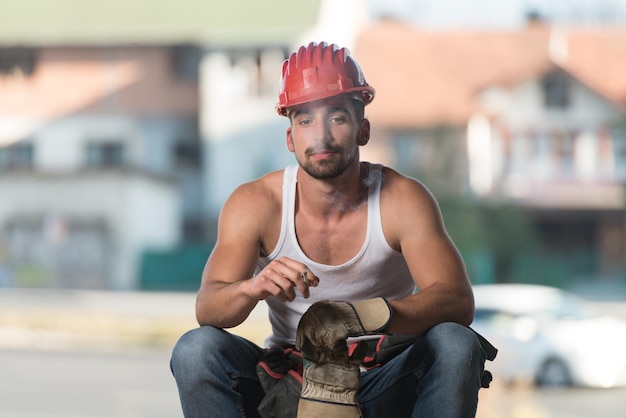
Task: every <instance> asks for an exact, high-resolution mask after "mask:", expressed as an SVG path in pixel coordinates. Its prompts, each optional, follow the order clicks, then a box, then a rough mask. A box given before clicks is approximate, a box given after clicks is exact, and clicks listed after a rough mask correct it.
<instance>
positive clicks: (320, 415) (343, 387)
mask: <svg viewBox="0 0 626 418" xmlns="http://www.w3.org/2000/svg"><path fill="white" fill-rule="evenodd" d="M360 375H361V373H360V371H359V365H358V362H357V363H348V362H346V363H344V364H332V363H313V362H310V361H308V360H307V359H305V360H304V373H303V375H302V393H301V394H300V401H299V402H298V415H297V418H331V417H342V418H358V417H360V416H361V413H360V411H359V406H358V404H357V401H356V397H357V393H358V391H359V386H360V384H361V376H360Z"/></svg>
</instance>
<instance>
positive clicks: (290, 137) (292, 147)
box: [286, 126, 296, 152]
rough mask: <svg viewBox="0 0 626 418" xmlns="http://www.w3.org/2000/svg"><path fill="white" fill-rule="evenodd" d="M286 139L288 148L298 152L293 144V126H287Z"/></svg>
mask: <svg viewBox="0 0 626 418" xmlns="http://www.w3.org/2000/svg"><path fill="white" fill-rule="evenodd" d="M286 137H287V138H286V140H287V149H288V150H289V151H290V152H296V149H295V148H294V146H293V137H292V136H291V126H290V127H289V128H287V132H286Z"/></svg>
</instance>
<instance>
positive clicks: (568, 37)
mask: <svg viewBox="0 0 626 418" xmlns="http://www.w3.org/2000/svg"><path fill="white" fill-rule="evenodd" d="M353 52H354V54H355V56H356V58H357V60H358V61H359V63H360V64H361V66H362V67H363V69H364V71H365V74H366V76H367V79H368V81H369V82H370V83H371V84H372V85H373V86H374V87H375V88H376V99H375V100H374V102H373V103H372V105H371V106H370V107H369V108H368V115H369V116H370V117H371V118H373V119H375V120H376V123H377V125H382V126H395V127H401V128H402V127H405V128H412V127H419V126H429V125H438V124H465V123H466V122H467V120H468V119H469V117H470V116H471V115H472V113H474V112H475V111H477V110H478V109H479V103H478V98H477V93H478V92H479V91H481V90H482V89H484V88H488V87H491V86H512V85H515V84H517V83H520V82H523V81H525V80H529V79H533V78H536V77H539V76H541V75H542V74H544V73H546V72H548V71H550V70H552V69H554V68H555V67H560V68H562V69H563V70H565V71H566V72H568V73H569V74H570V75H572V76H573V77H575V78H576V79H578V80H579V81H580V82H581V83H583V84H585V85H586V86H588V87H589V88H591V89H593V90H594V91H596V92H597V93H598V94H600V95H602V96H603V97H605V98H606V99H607V100H609V101H611V102H612V103H614V104H615V105H616V106H617V107H618V108H621V109H626V26H624V27H607V28H558V29H557V28H550V27H549V26H547V25H545V24H541V23H534V24H530V25H529V26H528V27H526V28H524V29H522V30H516V31H513V30H511V31H476V30H474V31H445V32H444V31H425V30H420V29H417V28H415V27H412V26H409V25H406V24H403V23H399V22H395V21H389V20H385V21H380V22H378V23H376V24H374V25H373V26H371V27H370V28H368V29H367V30H365V31H363V32H362V33H361V34H360V36H359V38H358V40H357V42H356V45H355V47H354V51H353Z"/></svg>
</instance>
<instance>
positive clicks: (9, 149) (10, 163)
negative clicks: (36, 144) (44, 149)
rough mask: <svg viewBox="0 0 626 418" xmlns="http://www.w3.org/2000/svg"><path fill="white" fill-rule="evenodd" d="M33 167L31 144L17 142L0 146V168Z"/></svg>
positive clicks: (28, 168)
mask: <svg viewBox="0 0 626 418" xmlns="http://www.w3.org/2000/svg"><path fill="white" fill-rule="evenodd" d="M32 168H33V144H31V143H27V142H18V143H15V144H12V145H8V146H4V147H0V170H24V169H26V170H30V169H32Z"/></svg>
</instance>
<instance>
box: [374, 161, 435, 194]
mask: <svg viewBox="0 0 626 418" xmlns="http://www.w3.org/2000/svg"><path fill="white" fill-rule="evenodd" d="M381 192H382V194H383V197H384V198H394V197H402V196H405V194H407V193H408V194H409V196H405V197H421V198H427V199H431V198H432V195H431V193H430V191H429V190H428V189H427V188H426V186H425V185H424V184H423V183H422V182H421V181H419V180H417V179H416V178H414V177H409V176H406V175H404V174H401V173H399V172H398V171H396V170H394V169H393V168H390V167H386V166H383V168H382V190H381Z"/></svg>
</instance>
